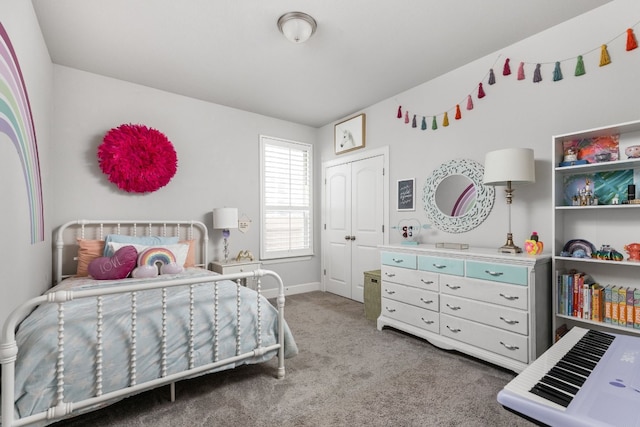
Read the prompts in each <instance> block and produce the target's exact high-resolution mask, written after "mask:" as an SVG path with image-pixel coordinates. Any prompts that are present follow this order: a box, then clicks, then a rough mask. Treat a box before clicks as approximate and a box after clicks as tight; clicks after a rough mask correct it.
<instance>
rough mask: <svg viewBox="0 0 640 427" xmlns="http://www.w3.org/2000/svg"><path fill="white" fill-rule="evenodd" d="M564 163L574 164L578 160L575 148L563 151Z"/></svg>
mask: <svg viewBox="0 0 640 427" xmlns="http://www.w3.org/2000/svg"><path fill="white" fill-rule="evenodd" d="M563 160H564V161H565V162H575V161H576V160H578V151H577V150H576V148H575V147H569V148H567V149H566V150H565V152H564V159H563Z"/></svg>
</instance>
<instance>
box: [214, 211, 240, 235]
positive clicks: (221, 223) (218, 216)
mask: <svg viewBox="0 0 640 427" xmlns="http://www.w3.org/2000/svg"><path fill="white" fill-rule="evenodd" d="M213 228H214V229H219V230H228V229H230V228H238V208H215V209H214V210H213Z"/></svg>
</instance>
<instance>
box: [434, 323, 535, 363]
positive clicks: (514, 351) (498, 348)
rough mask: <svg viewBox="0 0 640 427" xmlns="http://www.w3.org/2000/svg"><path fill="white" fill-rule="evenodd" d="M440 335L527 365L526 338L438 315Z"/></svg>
mask: <svg viewBox="0 0 640 427" xmlns="http://www.w3.org/2000/svg"><path fill="white" fill-rule="evenodd" d="M440 324H441V327H440V335H442V336H445V337H449V338H452V339H455V340H458V341H461V342H464V343H466V344H469V345H473V346H475V347H479V348H482V349H484V350H487V351H490V352H492V353H496V354H500V355H502V356H506V357H509V358H511V359H515V360H518V361H520V362H523V363H529V358H528V356H527V355H528V354H529V348H528V338H527V337H526V336H524V335H519V334H514V333H512V332H508V331H504V330H501V329H496V328H493V327H491V326H487V325H482V324H480V323H476V322H472V321H470V320H466V319H461V318H459V317H453V316H448V315H446V314H441V315H440Z"/></svg>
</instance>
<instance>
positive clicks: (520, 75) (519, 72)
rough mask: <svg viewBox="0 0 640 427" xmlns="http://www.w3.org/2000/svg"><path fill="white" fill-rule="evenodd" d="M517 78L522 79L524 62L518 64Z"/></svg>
mask: <svg viewBox="0 0 640 427" xmlns="http://www.w3.org/2000/svg"><path fill="white" fill-rule="evenodd" d="M518 80H524V62H521V63H520V65H519V66H518Z"/></svg>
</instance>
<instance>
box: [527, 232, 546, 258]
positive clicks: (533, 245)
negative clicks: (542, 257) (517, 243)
mask: <svg viewBox="0 0 640 427" xmlns="http://www.w3.org/2000/svg"><path fill="white" fill-rule="evenodd" d="M543 248H544V243H542V242H541V241H540V240H539V237H538V233H537V232H536V231H534V232H532V233H531V237H530V238H529V240H525V241H524V250H525V252H526V253H528V254H531V255H538V254H541V253H542V249H543Z"/></svg>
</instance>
